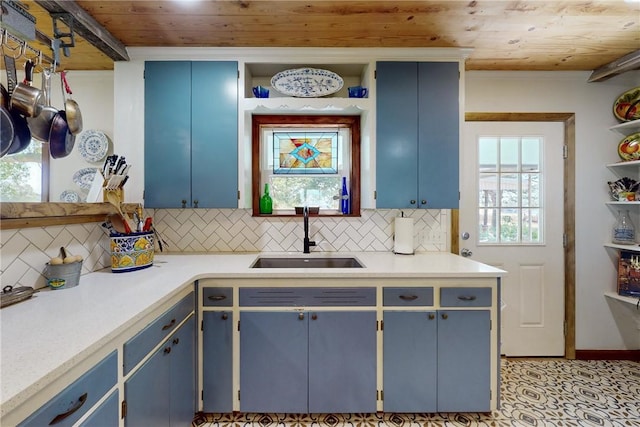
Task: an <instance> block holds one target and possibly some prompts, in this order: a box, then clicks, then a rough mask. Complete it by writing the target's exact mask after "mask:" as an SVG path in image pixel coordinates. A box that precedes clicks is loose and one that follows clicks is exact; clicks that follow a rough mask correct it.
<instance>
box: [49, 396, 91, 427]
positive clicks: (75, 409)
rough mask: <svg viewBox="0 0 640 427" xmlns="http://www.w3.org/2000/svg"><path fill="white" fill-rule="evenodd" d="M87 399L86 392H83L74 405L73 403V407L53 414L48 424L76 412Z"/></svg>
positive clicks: (52, 423) (57, 421) (56, 422)
mask: <svg viewBox="0 0 640 427" xmlns="http://www.w3.org/2000/svg"><path fill="white" fill-rule="evenodd" d="M86 401H87V393H85V394H83V395H82V396H80V398H79V399H78V401H77V402H76V404H75V405H73V408H71V409H69V410H68V411H67V412H65V413H64V414H58V415H56V416H55V418H54V419H52V420H51V422H50V423H49V425H50V426H52V425H54V424H58V423H59V422H60V421H62V420H64V419H65V418H67V417H69V416H71V415H73V413H74V412H76V411H77V410H78V409H80V408H82V405H84V402H86Z"/></svg>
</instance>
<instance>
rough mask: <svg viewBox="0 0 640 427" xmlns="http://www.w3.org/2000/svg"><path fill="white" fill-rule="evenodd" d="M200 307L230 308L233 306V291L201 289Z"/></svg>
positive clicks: (230, 289) (228, 289) (229, 289)
mask: <svg viewBox="0 0 640 427" xmlns="http://www.w3.org/2000/svg"><path fill="white" fill-rule="evenodd" d="M202 305H204V306H205V307H231V306H232V305H233V289H232V288H203V289H202Z"/></svg>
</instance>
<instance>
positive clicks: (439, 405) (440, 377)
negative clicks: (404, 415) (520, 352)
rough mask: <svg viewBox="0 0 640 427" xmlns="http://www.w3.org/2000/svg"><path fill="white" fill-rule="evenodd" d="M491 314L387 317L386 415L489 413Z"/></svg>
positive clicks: (446, 312)
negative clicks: (397, 413)
mask: <svg viewBox="0 0 640 427" xmlns="http://www.w3.org/2000/svg"><path fill="white" fill-rule="evenodd" d="M490 329H491V323H490V312H489V310H439V311H412V312H409V311H385V312H384V345H383V357H384V359H383V360H384V367H383V371H384V374H383V375H384V377H383V381H384V387H383V389H384V411H385V412H488V411H490V405H491V382H490V373H491V364H490V355H491V351H490V350H491V349H490V340H491V336H490Z"/></svg>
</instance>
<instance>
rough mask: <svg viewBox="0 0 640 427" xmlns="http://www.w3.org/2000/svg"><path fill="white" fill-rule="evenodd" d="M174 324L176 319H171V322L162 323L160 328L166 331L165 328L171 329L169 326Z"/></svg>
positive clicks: (171, 326)
mask: <svg viewBox="0 0 640 427" xmlns="http://www.w3.org/2000/svg"><path fill="white" fill-rule="evenodd" d="M175 324H176V319H171V322H169V323H167V324H166V325H164V326H163V327H162V330H163V331H166V330H167V329H171V328H173V325H175Z"/></svg>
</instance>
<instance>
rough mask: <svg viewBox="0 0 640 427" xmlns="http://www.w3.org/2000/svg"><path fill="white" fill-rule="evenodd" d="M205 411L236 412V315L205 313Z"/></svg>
mask: <svg viewBox="0 0 640 427" xmlns="http://www.w3.org/2000/svg"><path fill="white" fill-rule="evenodd" d="M202 320H203V326H202V377H203V392H202V400H203V411H204V412H217V413H227V412H233V378H232V373H233V338H232V337H233V314H232V313H231V312H226V311H224V312H220V311H205V312H204V313H202Z"/></svg>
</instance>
